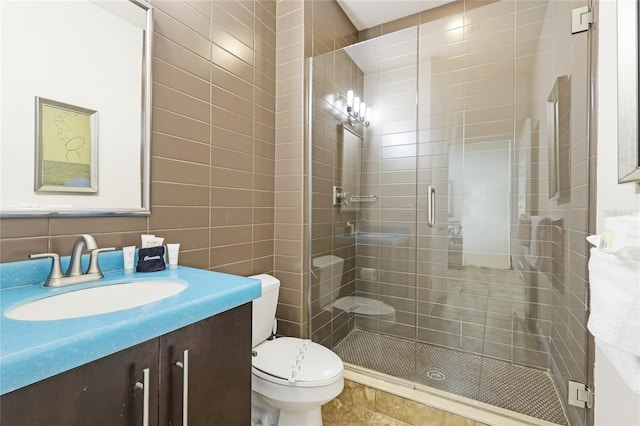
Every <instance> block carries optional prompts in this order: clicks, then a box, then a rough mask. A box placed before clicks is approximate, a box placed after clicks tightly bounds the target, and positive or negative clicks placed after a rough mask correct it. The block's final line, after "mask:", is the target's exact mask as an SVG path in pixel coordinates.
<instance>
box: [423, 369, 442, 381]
mask: <svg viewBox="0 0 640 426" xmlns="http://www.w3.org/2000/svg"><path fill="white" fill-rule="evenodd" d="M427 376H429V378H430V379H433V380H444V379H445V378H446V377H445V375H444V373H443V372H441V371H437V370H431V371H427Z"/></svg>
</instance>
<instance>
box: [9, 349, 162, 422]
mask: <svg viewBox="0 0 640 426" xmlns="http://www.w3.org/2000/svg"><path fill="white" fill-rule="evenodd" d="M145 368H148V369H149V373H150V374H149V377H150V379H149V390H148V391H149V401H150V404H149V424H150V425H153V424H158V401H157V395H158V379H157V377H158V339H153V340H150V341H148V342H144V343H141V344H139V345H136V346H134V347H132V348H129V349H125V350H123V351H120V352H117V353H115V354H113V355H110V356H107V357H105V358H101V359H98V360H96V361H93V362H91V363H89V364H85V365H82V366H80V367H77V368H74V369H72V370H70V371H67V372H64V373H61V374H58V375H56V376H53V377H50V378H48V379H45V380H43V381H41V382H38V383H34V384H33V385H29V386H27V387H24V388H22V389H18V390H15V391H13V392H10V393H8V394H6V395H3V396H2V397H1V398H0V424H1V425H2V426H4V425H6V426H20V425H32V426H40V425H42V426H58V425H59V426H74V425H78V426H80V425H92V426H101V425H104V426H116V425H142V418H143V395H144V390H143V389H137V388H136V386H135V384H136V382H140V383H142V382H143V370H144V369H145ZM154 375H155V380H154V379H153V377H154Z"/></svg>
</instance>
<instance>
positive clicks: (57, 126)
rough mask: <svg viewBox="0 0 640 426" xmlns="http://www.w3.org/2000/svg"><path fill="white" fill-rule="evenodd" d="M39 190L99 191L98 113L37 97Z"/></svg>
mask: <svg viewBox="0 0 640 426" xmlns="http://www.w3.org/2000/svg"><path fill="white" fill-rule="evenodd" d="M35 152H36V165H35V188H34V189H35V192H36V193H69V194H97V193H98V112H97V111H94V110H91V109H88V108H83V107H80V106H76V105H70V104H67V103H63V102H59V101H55V100H52V99H46V98H42V97H39V96H36V150H35Z"/></svg>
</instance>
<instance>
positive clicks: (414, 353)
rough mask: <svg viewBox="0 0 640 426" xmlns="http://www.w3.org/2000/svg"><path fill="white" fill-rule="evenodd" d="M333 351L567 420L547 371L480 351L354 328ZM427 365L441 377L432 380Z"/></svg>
mask: <svg viewBox="0 0 640 426" xmlns="http://www.w3.org/2000/svg"><path fill="white" fill-rule="evenodd" d="M334 351H335V352H336V353H337V354H338V355H339V356H340V358H342V360H343V361H344V362H346V363H349V364H354V365H356V366H360V367H364V368H366V369H370V370H373V371H377V372H380V373H383V374H386V375H389V376H393V377H397V378H399V379H403V380H410V381H415V382H416V383H418V384H421V385H425V386H428V387H431V388H434V389H439V390H442V391H445V392H450V393H453V394H456V395H460V396H463V397H466V398H471V399H473V400H476V401H480V402H484V403H487V404H490V405H493V406H496V407H500V408H504V409H507V410H511V411H514V412H517V413H521V414H525V415H528V416H532V417H536V418H538V419H542V420H545V421H549V422H553V423H556V424H559V425H568V424H569V422H568V420H567V417H566V414H565V412H564V409H563V407H562V405H561V403H560V398H559V396H558V392H557V391H556V389H555V387H554V385H553V381H552V380H551V377H550V376H549V374H548V373H547V372H545V371H542V370H537V369H534V368H529V367H523V366H518V365H512V364H510V363H508V362H504V361H499V360H495V359H491V358H487V357H483V356H480V355H474V354H469V353H465V352H460V351H455V350H451V349H446V348H442V347H438V346H432V345H428V344H423V343H415V342H411V341H408V340H404V339H399V338H396V337H392V336H387V335H383V334H378V333H374V332H370V331H365V330H359V329H356V330H353V331H351V332H350V333H349V335H347V337H345V338H344V339H343V340H342V341H341V342H340V343H338V345H336V347H335V348H334ZM431 371H438V372H441V373H442V374H443V375H444V376H445V380H434V379H431V378H430V377H429V375H428V373H429V372H431Z"/></svg>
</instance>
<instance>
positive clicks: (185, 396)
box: [176, 349, 189, 426]
mask: <svg viewBox="0 0 640 426" xmlns="http://www.w3.org/2000/svg"><path fill="white" fill-rule="evenodd" d="M176 365H177V366H178V367H180V368H182V426H188V422H189V349H185V350H184V351H183V353H182V362H180V361H178V362H176Z"/></svg>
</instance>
